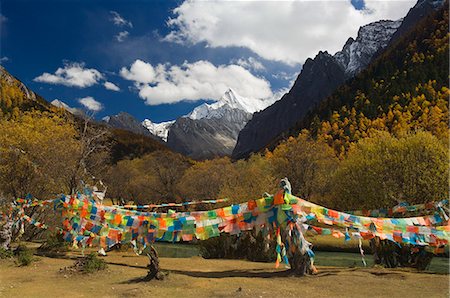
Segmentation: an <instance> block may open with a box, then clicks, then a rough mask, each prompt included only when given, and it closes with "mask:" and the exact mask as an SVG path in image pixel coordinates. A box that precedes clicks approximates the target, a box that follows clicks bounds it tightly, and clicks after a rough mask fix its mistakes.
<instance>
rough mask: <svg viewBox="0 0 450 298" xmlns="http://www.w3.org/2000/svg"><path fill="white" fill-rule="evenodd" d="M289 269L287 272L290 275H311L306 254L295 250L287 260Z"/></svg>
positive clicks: (309, 261) (309, 262)
mask: <svg viewBox="0 0 450 298" xmlns="http://www.w3.org/2000/svg"><path fill="white" fill-rule="evenodd" d="M288 260H289V265H290V266H291V269H290V270H289V271H290V273H291V274H292V275H295V276H303V275H306V274H311V273H312V268H311V259H310V258H309V255H308V254H306V253H305V254H302V253H301V252H300V250H298V249H297V250H296V251H295V253H293V255H292V256H291V257H290V258H289V259H288Z"/></svg>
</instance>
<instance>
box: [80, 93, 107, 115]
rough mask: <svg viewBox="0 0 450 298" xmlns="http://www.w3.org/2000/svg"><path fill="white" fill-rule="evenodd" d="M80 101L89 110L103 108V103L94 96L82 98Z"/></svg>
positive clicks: (94, 110) (96, 110)
mask: <svg viewBox="0 0 450 298" xmlns="http://www.w3.org/2000/svg"><path fill="white" fill-rule="evenodd" d="M78 102H79V103H81V104H82V105H83V106H84V107H85V108H86V109H88V110H89V111H93V112H98V111H101V110H102V109H103V105H102V103H101V102H99V101H96V100H95V99H94V98H93V97H92V96H88V97H83V98H80V99H78Z"/></svg>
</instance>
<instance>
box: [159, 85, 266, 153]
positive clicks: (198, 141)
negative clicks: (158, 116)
mask: <svg viewBox="0 0 450 298" xmlns="http://www.w3.org/2000/svg"><path fill="white" fill-rule="evenodd" d="M272 103H273V101H272V100H270V99H269V100H261V99H254V98H245V97H243V96H240V95H239V94H238V93H237V92H236V91H234V90H233V89H228V90H227V91H226V92H225V93H224V95H223V96H222V97H221V98H220V99H219V100H218V101H217V102H214V103H212V104H208V103H204V104H201V105H200V106H198V107H196V108H195V109H194V110H193V111H192V112H191V113H189V114H187V115H185V116H183V117H180V118H178V119H177V120H176V121H175V123H173V124H171V126H170V128H169V134H168V138H167V144H168V145H169V147H170V148H172V149H173V150H175V151H178V152H180V153H183V154H185V155H187V156H190V157H193V158H199V159H202V158H210V157H214V156H223V155H230V154H231V152H232V150H233V148H234V146H235V145H236V141H237V137H238V135H239V132H240V131H241V129H242V128H243V127H244V125H245V124H246V123H247V122H248V121H249V120H250V119H251V117H252V115H253V113H255V112H257V111H260V110H263V109H264V108H266V107H268V106H269V105H271V104H272Z"/></svg>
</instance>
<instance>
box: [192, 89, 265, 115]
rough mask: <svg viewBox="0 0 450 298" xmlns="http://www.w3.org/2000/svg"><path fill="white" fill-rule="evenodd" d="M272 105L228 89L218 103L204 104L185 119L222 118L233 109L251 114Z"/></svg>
mask: <svg viewBox="0 0 450 298" xmlns="http://www.w3.org/2000/svg"><path fill="white" fill-rule="evenodd" d="M272 103H273V101H271V100H261V99H255V98H245V97H242V96H240V95H239V94H238V93H237V92H236V91H234V90H233V89H231V88H230V89H228V90H227V91H226V92H225V94H224V95H223V96H222V97H221V98H220V99H219V100H218V101H216V102H214V103H212V104H208V103H204V104H202V105H200V106H198V107H196V108H195V109H194V110H193V111H192V112H190V113H189V114H188V115H186V116H185V117H188V118H191V119H192V120H199V119H203V118H206V119H211V118H222V117H223V116H224V115H225V114H226V113H225V111H229V110H234V109H237V110H241V111H244V112H247V113H249V114H253V113H255V112H258V111H261V110H264V109H265V108H267V107H268V106H269V105H271V104H272Z"/></svg>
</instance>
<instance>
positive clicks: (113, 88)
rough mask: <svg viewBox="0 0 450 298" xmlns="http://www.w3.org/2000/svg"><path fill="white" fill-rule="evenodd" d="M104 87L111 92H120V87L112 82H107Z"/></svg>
mask: <svg viewBox="0 0 450 298" xmlns="http://www.w3.org/2000/svg"><path fill="white" fill-rule="evenodd" d="M103 86H104V87H105V88H106V89H107V90H111V91H120V88H119V86H117V85H115V84H114V83H111V82H105V83H104V84H103Z"/></svg>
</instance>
